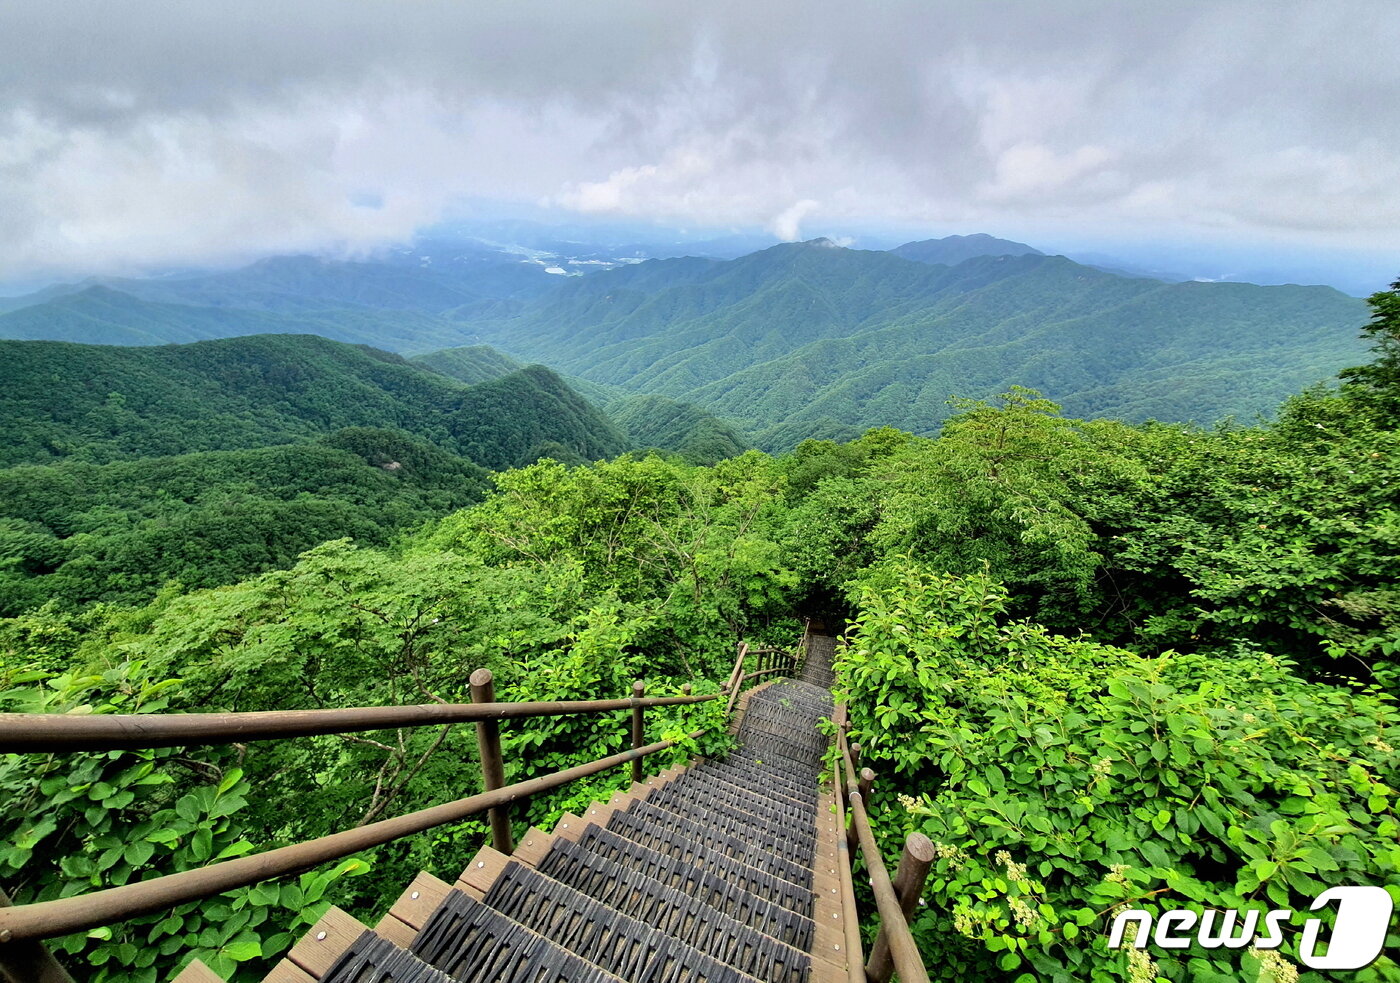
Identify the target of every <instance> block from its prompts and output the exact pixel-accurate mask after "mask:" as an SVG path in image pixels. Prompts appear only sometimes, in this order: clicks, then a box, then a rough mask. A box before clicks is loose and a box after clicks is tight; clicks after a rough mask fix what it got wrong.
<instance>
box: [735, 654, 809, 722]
mask: <svg viewBox="0 0 1400 983" xmlns="http://www.w3.org/2000/svg"><path fill="white" fill-rule="evenodd" d="M803 641H804V643H805V641H806V636H805V635H804V636H803ZM805 651H806V646H805V644H804V646H803V647H802V648H801V649H800V650H799V652H805ZM800 658H801V656H800V654H797V653H793V652H790V651H788V650H787V649H776V648H759V649H751V648H749V643H748V642H740V643H739V656H738V658H736V659H735V660H734V668H733V670H731V671H730V673H729V681H728V682H727V683H725V684H724V686H725V689H726V690H728V692H729V705H728V706H727V707H726V708H725V713H726V715H729V714H732V713H733V712H734V705H735V704H736V703H737V702H738V701H739V693H740V692H741V691H742V690H743V687H744V683H746V682H748V681H749V680H750V679H757V678H758V677H759V676H769V675H772V674H773V673H776V672H781V673H785V674H787V675H789V676H791V675H794V674H795V673H796V672H797V666H798V662H799V661H800ZM749 665H752V666H753V667H754V668H753V671H752V672H745V671H744V669H745V667H746V666H749Z"/></svg>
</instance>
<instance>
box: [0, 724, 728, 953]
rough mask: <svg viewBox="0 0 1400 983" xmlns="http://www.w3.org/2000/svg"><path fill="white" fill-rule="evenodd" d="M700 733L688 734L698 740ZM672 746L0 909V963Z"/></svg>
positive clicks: (659, 746) (344, 854)
mask: <svg viewBox="0 0 1400 983" xmlns="http://www.w3.org/2000/svg"><path fill="white" fill-rule="evenodd" d="M704 733H705V731H704V730H697V731H694V732H692V733H691V734H690V735H689V738H690V739H692V740H693V739H695V738H697V737H699V736H701V735H702V734H704ZM675 744H676V741H658V742H656V743H655V744H648V745H647V746H646V747H643V748H637V749H635V750H629V751H622V752H620V753H618V754H613V755H609V756H608V757H606V758H599V759H598V760H596V761H590V762H588V763H587V764H582V765H576V766H575V767H573V768H567V769H565V770H564V771H559V772H555V773H554V774H552V775H541V776H540V777H538V778H531V779H529V780H528V781H524V782H517V783H516V784H514V785H507V786H505V787H503V788H498V789H495V790H493V791H490V792H481V793H478V794H476V795H469V796H467V797H466V798H464V799H458V800H456V801H455V802H447V803H444V804H442V805H437V806H432V807H430V808H427V809H420V810H418V811H417V812H410V813H408V814H407V815H403V816H399V817H397V818H395V819H384V820H381V821H379V822H377V823H370V824H369V825H368V826H361V827H359V828H358V829H350V830H344V831H342V832H340V833H332V834H331V835H329V836H322V837H319V838H317V839H314V840H307V841H306V842H305V843H297V844H294V845H292V846H284V847H279V848H277V849H275V850H268V851H266V852H265V853H258V854H254V855H253V856H251V857H238V858H236V859H234V860H224V861H221V862H219V863H216V864H211V865H210V866H208V867H199V868H196V869H195V870H186V871H181V872H180V873H178V874H167V875H165V876H164V877H155V878H152V879H150V880H147V881H138V882H136V883H134V884H126V885H123V886H122V887H113V888H108V889H106V890H103V891H94V892H92V893H91V894H80V895H76V896H74V897H71V898H60V899H57V900H54V901H39V902H36V903H34V904H26V905H19V906H17V907H13V908H0V960H3V959H4V955H5V949H4V943H8V942H14V941H19V940H24V939H52V938H57V937H59V936H62V935H69V934H71V933H73V932H83V931H87V930H89V929H94V928H98V927H100V926H102V925H110V924H112V923H113V922H119V921H122V920H124V919H127V918H132V917H135V916H136V915H144V914H148V913H150V912H153V911H164V910H165V909H167V908H173V907H175V906H176V905H181V904H185V903H186V902H189V901H197V900H199V899H201V898H208V897H213V896H214V895H217V894H222V893H224V892H225V891H232V890H234V889H235V888H240V887H246V886H248V885H249V884H256V883H257V882H259V881H265V880H270V879H272V878H275V877H282V876H284V875H286V874H293V873H298V872H300V871H303V870H308V869H310V868H312V867H316V866H318V865H320V864H323V863H328V862H329V861H332V860H340V859H342V858H344V857H348V856H350V855H352V854H355V853H359V852H360V851H361V850H366V849H368V848H370V847H374V846H379V845H380V844H382V843H388V842H389V841H390V840H396V839H400V838H401V837H404V836H411V835H413V834H414V833H421V832H423V831H424V830H427V829H432V828H433V827H434V826H442V825H444V824H446V823H451V822H458V821H460V820H462V819H466V818H468V817H471V816H475V815H477V814H479V813H482V812H485V811H486V810H488V809H490V808H492V807H495V806H501V805H506V804H509V803H511V802H515V801H517V800H519V799H524V798H528V797H530V796H532V795H538V794H539V793H540V792H547V791H549V790H550V789H553V788H558V787H559V786H560V785H566V784H568V783H569V782H572V781H574V780H575V779H578V778H586V777H587V776H589V775H596V774H597V773H598V772H600V771H607V770H608V769H609V768H615V767H617V766H618V765H624V764H627V763H628V762H629V761H635V760H637V759H638V758H643V757H645V756H647V755H649V754H655V753H656V752H657V751H664V750H666V749H667V748H670V747H673V746H674V745H675Z"/></svg>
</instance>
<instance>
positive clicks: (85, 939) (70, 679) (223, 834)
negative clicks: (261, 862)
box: [0, 662, 367, 983]
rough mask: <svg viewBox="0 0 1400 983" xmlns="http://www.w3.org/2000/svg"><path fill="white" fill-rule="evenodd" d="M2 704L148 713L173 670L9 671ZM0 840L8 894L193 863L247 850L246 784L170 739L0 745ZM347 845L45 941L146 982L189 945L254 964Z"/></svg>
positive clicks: (107, 883)
mask: <svg viewBox="0 0 1400 983" xmlns="http://www.w3.org/2000/svg"><path fill="white" fill-rule="evenodd" d="M5 682H6V683H7V686H6V689H5V691H4V692H3V693H0V701H3V703H4V709H5V710H7V711H24V712H34V713H155V712H159V711H161V710H164V709H166V707H167V705H168V700H169V697H170V694H171V693H172V692H173V691H174V690H175V688H176V687H178V685H179V683H178V681H177V680H173V679H158V678H153V677H152V676H151V675H150V674H149V673H148V672H147V670H146V667H145V666H144V665H143V664H142V663H140V662H127V663H123V664H121V665H119V666H116V667H114V668H112V669H109V670H106V671H104V672H101V673H91V674H85V673H68V674H63V675H57V674H53V673H45V672H42V671H30V672H12V673H10V674H9V675H8V678H7V679H5ZM0 791H3V793H4V794H3V805H0V839H3V840H4V841H6V842H7V843H8V846H7V847H6V848H5V849H4V852H3V853H0V873H3V874H4V876H5V878H6V882H7V884H9V885H11V893H12V895H13V900H14V901H15V903H16V904H27V903H30V902H36V901H49V900H53V899H56V898H66V897H71V896H73V895H75V894H82V893H87V892H90V891H96V890H101V889H103V888H108V887H118V886H121V885H123V884H128V883H132V882H135V881H142V880H148V879H150V878H153V877H158V876H161V875H163V874H172V873H176V872H179V871H184V870H194V869H196V868H199V867H203V866H205V865H206V864H211V863H217V862H219V861H221V860H227V859H230V858H232V857H239V856H242V855H244V854H247V853H251V852H253V851H254V845H253V843H251V842H250V841H249V840H248V839H247V838H246V837H245V835H244V828H243V825H242V818H243V817H242V813H244V811H245V810H246V808H247V805H248V798H249V796H250V794H251V791H252V789H251V785H250V783H249V781H248V780H247V778H245V777H244V774H243V770H242V769H241V768H239V767H237V765H236V763H235V762H234V761H232V760H230V759H229V758H228V757H227V756H220V757H217V758H215V759H214V760H201V761H196V760H192V759H189V758H187V757H185V756H184V752H183V750H181V749H177V748H162V749H155V750H144V751H112V752H107V753H82V754H67V755H48V756H47V757H43V758H40V757H39V756H37V755H18V754H9V755H5V756H4V757H3V758H0ZM366 866H367V865H366V863H365V861H364V860H361V859H351V860H346V861H344V862H342V863H340V864H339V865H337V866H334V867H329V868H324V869H322V870H319V871H313V872H310V873H306V874H302V875H301V876H300V877H299V878H297V879H296V880H294V881H291V882H288V883H284V884H281V885H278V884H276V883H265V884H260V885H257V886H254V887H251V888H243V889H240V890H237V891H230V892H228V893H227V894H224V895H221V896H219V897H217V898H214V899H212V900H208V901H194V902H189V903H187V904H183V905H179V906H178V907H176V908H174V909H173V910H170V911H163V912H157V913H155V914H151V915H142V916H137V917H135V918H131V919H128V920H126V921H123V922H121V923H119V924H117V925H111V926H103V927H100V928H96V929H93V930H92V931H90V932H88V933H87V934H85V935H72V936H68V937H66V938H63V939H59V940H57V942H56V943H54V945H55V947H56V948H57V949H58V951H60V952H62V953H66V954H67V956H68V958H69V961H70V962H77V963H80V964H82V965H85V966H88V967H90V968H91V973H90V975H89V976H88V979H90V980H91V981H92V983H105V981H108V980H110V981H114V983H116V981H123V983H125V981H133V983H155V981H156V980H157V979H164V978H169V977H170V976H172V975H174V973H175V972H177V971H178V969H179V968H180V967H181V966H183V965H184V964H185V963H187V962H189V961H190V960H192V959H196V958H198V959H202V960H203V961H204V962H205V963H207V964H208V965H209V966H210V967H212V968H213V969H214V970H215V972H218V973H221V974H224V975H225V976H226V977H227V978H230V979H237V980H252V979H258V978H260V977H261V975H262V974H261V972H259V971H256V967H257V966H258V965H259V964H260V963H261V962H262V961H263V960H264V959H266V958H271V957H273V956H275V955H278V954H280V953H281V952H282V951H283V950H285V949H286V947H287V946H288V945H290V943H291V941H292V939H293V936H294V935H295V934H298V933H299V932H300V931H304V930H305V929H306V927H308V926H310V925H311V924H313V923H314V922H315V921H316V920H317V919H318V918H320V917H321V915H322V914H324V913H325V911H326V909H327V908H328V907H329V906H330V904H331V902H330V899H329V898H328V896H327V890H328V889H329V888H331V886H332V885H333V884H335V883H336V882H337V881H339V880H340V879H341V878H343V877H346V876H351V875H355V874H359V873H362V872H364V871H365V870H366Z"/></svg>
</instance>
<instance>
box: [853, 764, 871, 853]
mask: <svg viewBox="0 0 1400 983" xmlns="http://www.w3.org/2000/svg"><path fill="white" fill-rule="evenodd" d="M851 750H852V751H854V750H855V748H854V747H852V748H851ZM874 785H875V773H874V772H873V771H871V770H870V769H869V768H862V769H861V770H860V784H859V785H857V786H856V791H858V792H859V793H860V800H861V801H862V802H869V801H870V789H871V788H872V787H874ZM846 843H847V844H848V845H849V846H850V848H851V850H852V852H854V851H855V849H856V847H857V846H858V845H859V837H858V836H857V835H856V824H855V823H854V822H853V823H851V828H850V829H848V830H847V831H846Z"/></svg>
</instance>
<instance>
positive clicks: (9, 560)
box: [0, 427, 486, 615]
mask: <svg viewBox="0 0 1400 983" xmlns="http://www.w3.org/2000/svg"><path fill="white" fill-rule="evenodd" d="M485 491H486V478H485V474H484V472H483V471H482V470H481V469H480V468H478V467H477V466H475V465H474V464H472V463H471V462H469V461H466V460H464V459H462V458H460V457H457V456H455V455H452V454H449V453H447V452H446V451H442V450H439V449H438V448H436V447H434V446H433V445H431V444H428V443H425V442H423V441H420V440H416V439H414V438H412V437H409V436H408V435H407V434H404V433H402V432H397V431H392V430H378V429H370V428H363V427H360V428H351V429H347V430H342V431H338V432H336V433H335V434H331V435H329V436H327V437H326V438H324V439H323V440H322V441H319V442H317V443H314V444H291V445H285V446H281V447H266V448H258V449H255V450H247V451H211V452H206V453H202V454H185V455H180V456H177V457H169V458H146V459H143V460H140V461H120V462H114V463H112V464H105V465H95V464H87V463H83V462H77V461H73V462H66V463H63V464H57V465H49V466H22V467H14V468H8V469H5V470H0V502H3V503H4V504H3V505H0V615H4V614H16V613H18V612H20V611H23V610H26V609H28V608H31V607H34V606H36V605H38V604H39V603H41V602H44V601H51V600H61V601H63V602H65V603H67V604H84V603H87V602H91V601H95V600H103V601H115V602H126V603H131V602H139V601H143V600H146V599H148V598H149V597H150V596H151V594H152V593H154V591H155V589H156V588H157V587H159V586H160V585H162V584H164V583H166V582H167V581H172V580H173V581H178V582H180V583H181V584H183V585H184V586H185V587H188V588H199V587H210V586H217V585H219V584H226V583H231V582H233V581H235V580H238V579H240V578H242V577H246V576H249V575H250V574H255V573H260V572H262V571H264V570H268V569H273V568H277V567H284V566H288V565H290V564H291V563H292V562H293V561H294V560H295V558H296V556H297V554H299V553H301V552H302V551H304V550H307V549H310V548H311V547H313V546H316V545H317V544H319V543H322V542H325V541H327V540H330V539H339V538H342V537H353V538H354V539H356V540H358V541H359V542H362V543H365V544H368V545H386V544H387V543H388V541H389V539H390V537H391V536H393V535H394V534H395V532H397V531H399V530H404V529H408V528H412V527H414V526H418V525H421V524H422V523H424V522H426V521H428V520H429V519H433V518H436V517H438V516H441V515H445V514H446V513H448V512H451V511H453V510H455V509H458V508H462V507H464V506H466V505H469V504H471V503H472V502H474V501H478V500H480V499H481V498H482V497H484V494H485Z"/></svg>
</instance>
